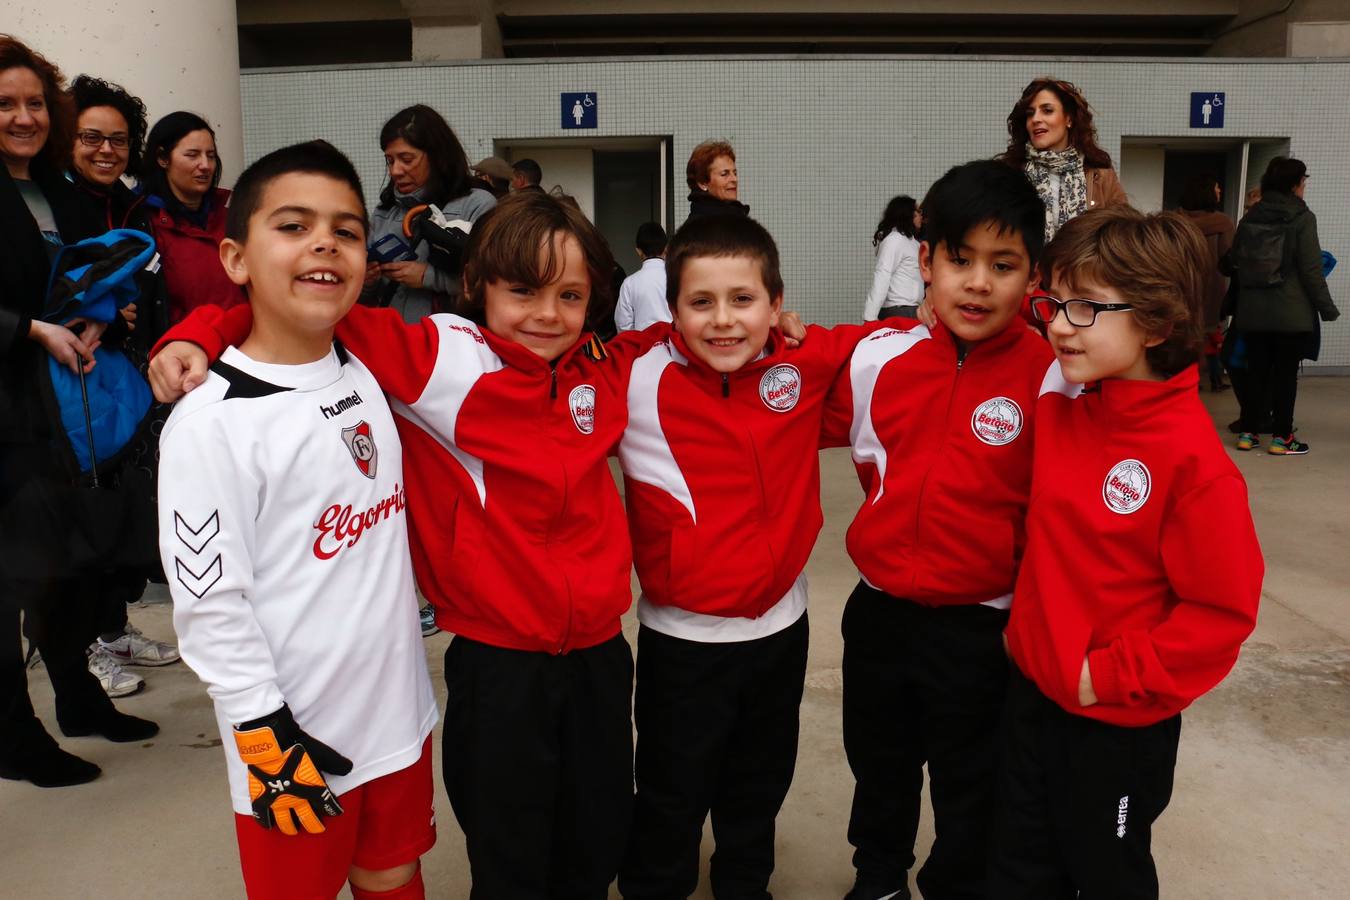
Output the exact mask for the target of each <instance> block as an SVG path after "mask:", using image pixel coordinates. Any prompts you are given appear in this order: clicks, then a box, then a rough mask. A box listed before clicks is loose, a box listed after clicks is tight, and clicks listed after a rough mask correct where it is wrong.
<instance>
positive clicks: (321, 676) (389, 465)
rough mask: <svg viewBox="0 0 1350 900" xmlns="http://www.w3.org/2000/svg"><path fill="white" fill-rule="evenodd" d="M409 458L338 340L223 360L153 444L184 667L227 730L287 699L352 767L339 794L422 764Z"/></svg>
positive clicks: (237, 800)
mask: <svg viewBox="0 0 1350 900" xmlns="http://www.w3.org/2000/svg"><path fill="white" fill-rule="evenodd" d="M402 457H403V453H402V447H401V445H400V442H399V438H398V433H397V432H396V431H395V428H394V420H393V416H392V415H391V414H390V412H389V407H388V404H387V403H386V402H385V399H384V394H383V393H382V392H381V391H380V388H379V386H378V385H377V384H376V383H375V379H374V378H373V377H372V376H371V374H370V372H369V371H368V370H367V369H366V367H365V366H364V365H362V364H361V362H360V361H359V360H358V359H356V358H355V357H353V356H351V355H349V354H348V353H346V351H344V350H343V349H342V348H341V347H340V346H338V347H335V348H334V350H333V352H331V353H330V354H329V355H328V356H327V357H325V358H324V359H322V360H319V361H318V362H314V363H309V364H307V365H300V366H279V365H267V364H263V363H258V362H255V361H254V360H252V359H249V358H248V357H247V356H245V355H244V354H243V353H240V352H239V351H238V350H235V349H233V348H232V349H230V350H227V351H226V352H225V355H224V356H222V357H221V359H220V361H219V362H218V363H216V365H215V366H213V367H212V370H211V374H210V376H209V377H208V378H207V380H206V382H205V383H204V384H202V385H201V386H199V387H198V388H197V389H196V390H194V391H193V392H192V393H191V394H189V395H187V396H186V397H184V398H183V399H182V400H181V401H180V402H179V404H178V406H177V407H176V408H175V409H174V411H173V414H172V415H171V416H170V417H169V420H168V422H167V423H166V425H165V427H164V433H163V435H162V437H161V440H160V475H159V534H160V539H159V540H160V556H161V559H162V560H163V562H164V571H165V573H166V574H167V575H168V580H169V587H170V590H171V591H172V593H173V599H174V627H175V629H176V630H177V632H178V642H179V649H180V650H181V652H182V654H183V659H184V660H186V661H187V663H188V665H189V666H191V667H192V669H193V671H195V672H196V673H197V675H198V677H200V678H201V679H202V681H203V682H205V683H206V686H207V692H208V693H209V694H210V695H211V699H212V700H213V701H214V702H215V708H216V720H217V723H218V725H219V726H220V736H221V741H222V742H223V744H224V750H225V760H226V766H227V769H228V772H229V781H230V794H231V800H232V804H233V807H234V809H235V811H236V812H239V813H244V814H247V813H249V812H250V810H251V807H250V804H249V797H248V788H247V773H246V770H245V768H244V764H243V762H242V761H241V760H240V759H239V754H238V752H237V751H236V749H235V741H234V736H233V728H234V726H235V725H238V724H240V723H243V722H246V721H249V720H251V719H255V718H258V717H259V716H264V715H267V714H269V713H271V712H273V711H275V710H276V709H278V708H279V707H280V706H281V704H282V703H283V702H285V703H287V704H289V705H290V708H291V712H292V713H293V714H294V715H295V719H296V721H297V722H298V723H299V725H300V727H301V728H303V729H304V730H305V731H306V732H308V733H309V734H311V735H313V736H314V737H315V738H318V739H319V740H321V741H323V742H324V743H326V744H328V745H329V746H330V747H332V748H333V749H334V750H336V751H338V752H339V753H341V754H343V755H344V756H346V757H348V758H349V759H351V761H352V763H353V767H352V771H351V773H350V774H349V775H345V776H332V775H326V777H327V778H328V784H329V786H330V787H331V788H332V789H333V792H334V793H336V794H341V793H343V792H344V791H348V790H351V789H352V788H354V787H357V786H359V785H361V784H364V783H365V782H367V781H370V780H372V779H375V778H378V777H380V776H382V775H387V774H389V773H391V772H396V771H398V770H400V769H404V768H407V767H408V766H410V765H412V764H413V763H414V762H416V761H417V759H418V758H419V756H420V755H421V752H422V744H423V741H424V740H425V739H426V736H427V735H428V734H429V733H430V732H431V729H432V726H433V725H435V722H436V706H435V699H434V696H433V694H432V690H431V681H430V679H429V677H428V675H427V666H426V655H425V651H424V649H423V647H422V637H421V630H420V628H419V626H418V621H417V599H416V595H415V593H414V589H413V574H412V562H411V559H410V557H409V551H408V529H407V516H406V515H405V513H404V507H405V505H406V495H405V492H404V482H403V460H402Z"/></svg>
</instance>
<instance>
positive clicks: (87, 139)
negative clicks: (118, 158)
mask: <svg viewBox="0 0 1350 900" xmlns="http://www.w3.org/2000/svg"><path fill="white" fill-rule="evenodd" d="M75 137H77V138H79V140H80V143H81V144H84V145H85V146H86V147H102V146H103V142H104V141H107V142H108V143H109V144H112V146H113V149H114V150H125V149H127V147H128V146H130V144H131V138H130V137H128V136H127V135H125V134H104V133H103V132H101V131H95V130H94V129H92V128H86V129H84V130H82V131H77V132H75Z"/></svg>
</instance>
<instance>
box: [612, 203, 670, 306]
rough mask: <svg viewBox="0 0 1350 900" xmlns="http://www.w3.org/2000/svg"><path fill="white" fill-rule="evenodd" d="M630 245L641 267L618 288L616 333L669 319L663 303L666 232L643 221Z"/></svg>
mask: <svg viewBox="0 0 1350 900" xmlns="http://www.w3.org/2000/svg"><path fill="white" fill-rule="evenodd" d="M633 243H634V245H635V249H636V250H637V254H638V257H639V258H640V259H641V260H642V268H640V269H638V270H637V271H636V272H634V273H633V274H632V275H629V276H628V277H627V278H625V279H624V280H623V285H622V286H621V287H620V288H619V302H618V304H617V305H615V307H614V325H615V327H617V328H618V329H619V331H644V330H645V329H647V328H648V327H650V326H652V325H655V324H656V323H657V322H669V321H670V318H671V313H670V304H668V303H667V302H666V258H665V257H666V230H665V229H664V228H662V227H661V226H660V225H658V224H657V223H655V222H643V223H642V224H641V225H639V226H638V230H637V237H636V238H635V239H634V241H633Z"/></svg>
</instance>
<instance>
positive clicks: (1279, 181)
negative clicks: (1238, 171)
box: [1261, 156, 1308, 194]
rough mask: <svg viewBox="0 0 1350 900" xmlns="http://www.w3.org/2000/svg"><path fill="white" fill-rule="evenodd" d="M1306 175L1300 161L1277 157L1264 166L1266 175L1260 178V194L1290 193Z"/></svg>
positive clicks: (1306, 169)
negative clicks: (1270, 192) (1272, 192)
mask: <svg viewBox="0 0 1350 900" xmlns="http://www.w3.org/2000/svg"><path fill="white" fill-rule="evenodd" d="M1307 174H1308V167H1307V166H1305V165H1304V164H1303V161H1302V160H1299V159H1293V158H1291V157H1288V156H1277V157H1275V158H1274V159H1272V160H1271V161H1270V165H1268V166H1266V174H1264V175H1262V176H1261V193H1262V194H1265V193H1267V192H1268V191H1283V192H1284V193H1286V194H1289V193H1292V192H1293V190H1294V188H1296V187H1298V183H1299V182H1300V181H1302V180H1303V177H1304V176H1305V175H1307Z"/></svg>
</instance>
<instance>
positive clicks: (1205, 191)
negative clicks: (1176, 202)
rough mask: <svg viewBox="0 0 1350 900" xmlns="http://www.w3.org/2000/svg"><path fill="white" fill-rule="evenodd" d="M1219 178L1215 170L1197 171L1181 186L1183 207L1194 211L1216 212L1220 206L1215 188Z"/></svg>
mask: <svg viewBox="0 0 1350 900" xmlns="http://www.w3.org/2000/svg"><path fill="white" fill-rule="evenodd" d="M1218 186H1219V179H1218V178H1217V177H1215V175H1214V173H1213V172H1196V173H1195V174H1194V175H1192V176H1191V177H1190V178H1187V179H1186V183H1185V184H1184V185H1182V187H1181V201H1180V203H1181V208H1182V209H1189V210H1191V211H1192V212H1214V211H1215V210H1217V209H1218V208H1219V200H1218V198H1217V197H1215V196H1214V189H1215V188H1217V187H1218Z"/></svg>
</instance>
